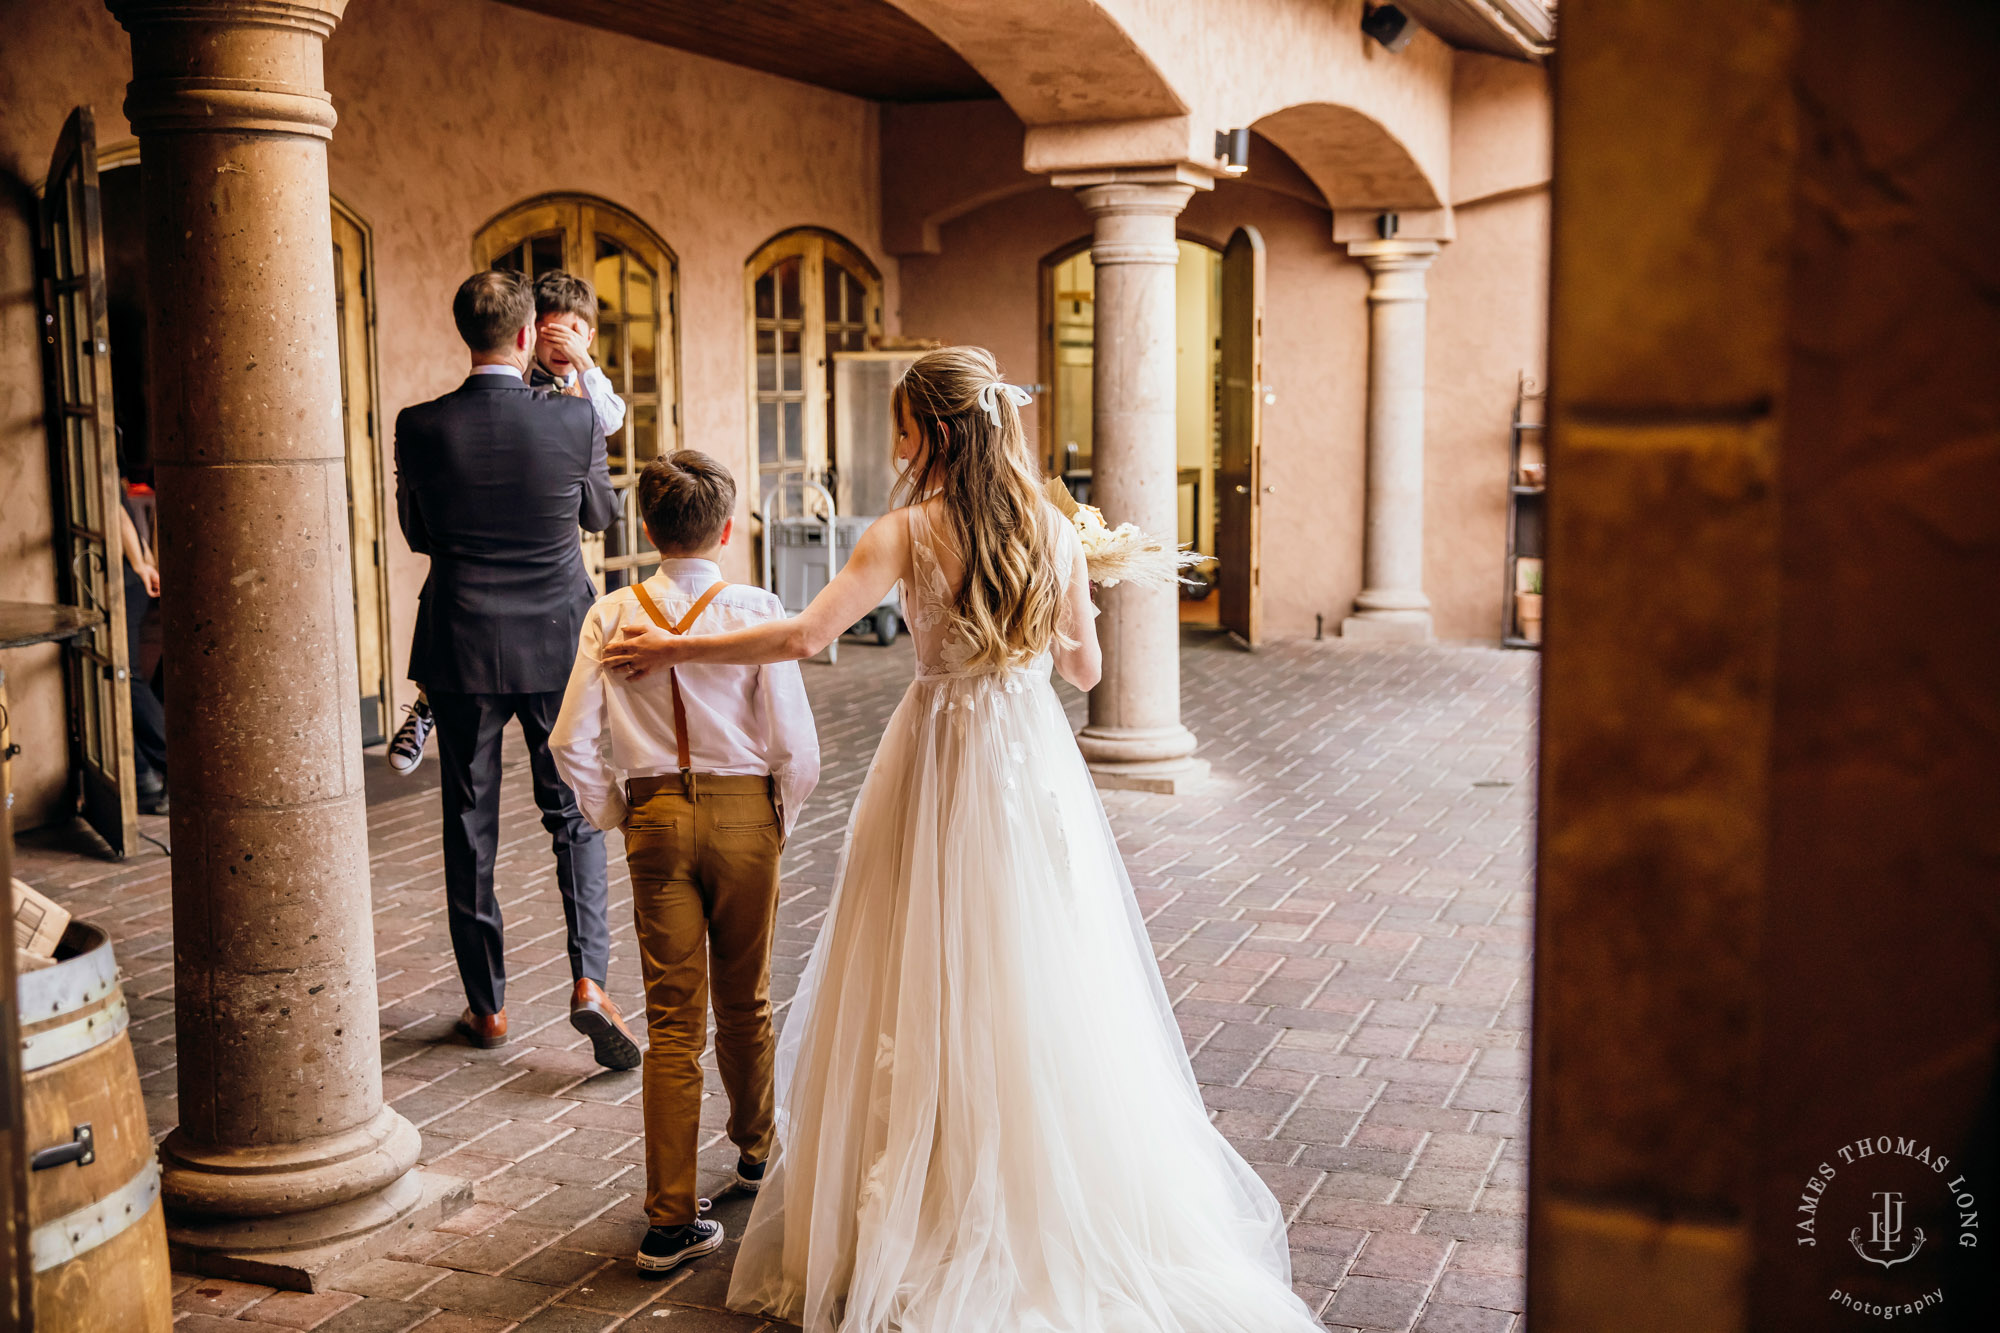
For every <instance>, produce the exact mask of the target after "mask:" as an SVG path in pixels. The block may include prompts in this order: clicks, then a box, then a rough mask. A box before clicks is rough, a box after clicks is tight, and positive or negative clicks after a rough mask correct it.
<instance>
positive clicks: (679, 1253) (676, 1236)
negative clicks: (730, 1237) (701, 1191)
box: [639, 1199, 722, 1274]
mask: <svg viewBox="0 0 2000 1333" xmlns="http://www.w3.org/2000/svg"><path fill="white" fill-rule="evenodd" d="M695 1206H696V1208H697V1209H698V1210H699V1211H700V1212H704V1213H705V1212H707V1211H708V1200H707V1199H702V1200H701V1201H700V1202H698V1203H697V1204H696V1205H695ZM721 1248H722V1223H720V1222H711V1221H709V1220H708V1219H707V1218H705V1217H697V1218H696V1219H695V1220H694V1221H692V1222H690V1223H688V1224H687V1225H686V1226H683V1227H654V1228H652V1229H651V1230H650V1231H648V1232H647V1233H646V1238H645V1239H644V1240H642V1241H640V1242H639V1271H640V1272H641V1273H652V1274H662V1273H671V1272H673V1271H674V1270H675V1269H676V1268H679V1267H680V1266H681V1265H682V1264H684V1263H686V1262H688V1260H690V1259H699V1258H701V1256H703V1255H704V1254H714V1253H715V1252H716V1251H717V1250H719V1249H721Z"/></svg>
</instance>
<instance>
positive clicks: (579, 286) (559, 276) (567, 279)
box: [535, 268, 597, 329]
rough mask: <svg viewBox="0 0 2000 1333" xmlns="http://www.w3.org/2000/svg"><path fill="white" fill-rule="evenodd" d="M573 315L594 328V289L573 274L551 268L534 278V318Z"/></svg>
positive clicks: (595, 313) (595, 307)
mask: <svg viewBox="0 0 2000 1333" xmlns="http://www.w3.org/2000/svg"><path fill="white" fill-rule="evenodd" d="M550 315H575V316H576V317H577V318H578V319H580V320H582V321H583V322H584V323H585V324H588V325H589V326H590V327H591V328H593V329H594V328H596V327H597V290H596V289H595V288H593V287H592V286H591V285H590V284H589V283H587V282H585V281H584V280H583V279H582V278H579V277H577V276H576V274H574V273H565V272H563V271H562V270H561V269H559V268H552V269H550V270H549V271H548V272H546V273H544V274H542V275H541V276H540V277H538V278H536V279H535V318H536V319H547V318H548V317H549V316H550Z"/></svg>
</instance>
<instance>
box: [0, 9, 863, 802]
mask: <svg viewBox="0 0 2000 1333" xmlns="http://www.w3.org/2000/svg"><path fill="white" fill-rule="evenodd" d="M6 10H7V15H6V19H7V40H6V41H5V43H4V45H0V105H4V106H5V107H6V115H5V116H4V117H0V184H4V186H5V187H6V189H5V195H4V197H0V335H4V336H0V483H4V484H0V555H4V559H0V597H9V598H18V599H22V600H43V601H46V600H48V599H50V598H51V597H52V596H53V594H54V570H53V565H52V561H51V558H50V554H49V540H50V528H51V518H50V512H51V510H50V503H49V491H48V470H47V461H46V448H45V445H44V443H43V439H44V437H43V433H42V419H41V400H42V394H41V370H40V359H39V349H38V346H37V342H36V333H35V322H36V319H37V316H36V313H35V311H36V301H35V293H34V288H33V257H32V248H31V236H32V232H31V230H30V228H31V219H32V216H33V214H32V209H33V194H32V190H33V188H34V186H35V185H36V184H37V183H39V181H40V179H41V177H42V175H43V173H44V172H46V170H47V162H48V154H49V151H50V149H51V148H52V147H53V145H54V140H55V136H56V133H57V132H58V130H59V129H60V128H61V125H62V121H63V118H64V116H65V115H67V114H68V111H69V108H70V107H71V106H72V105H73V104H75V103H78V102H88V103H91V104H93V105H94V106H95V108H96V111H97V115H98V130H99V142H100V143H101V144H105V145H109V144H113V143H116V142H118V141H120V140H124V139H128V138H129V137H130V133H131V131H130V129H129V127H128V126H127V125H126V122H125V120H124V118H123V116H122V114H120V112H119V110H118V108H119V107H120V105H121V103H122V102H123V100H124V89H125V82H126V80H127V78H129V76H130V56H129V47H128V46H127V42H126V37H125V34H124V33H123V32H122V31H121V30H120V29H119V28H118V27H117V25H116V24H115V23H114V22H113V21H112V19H111V18H110V17H109V15H108V14H107V13H106V12H105V10H104V9H103V7H102V6H101V5H98V4H88V3H79V4H64V5H48V6H43V5H28V4H9V5H7V6H6ZM326 78H327V87H328V89H329V90H330V91H331V93H332V94H333V99H334V105H335V107H336V109H337V110H338V112H339V114H340V124H339V127H338V128H337V129H336V131H335V134H334V139H333V143H332V147H331V151H330V156H329V167H328V170H329V177H330V184H331V188H332V190H333V193H334V194H335V196H337V197H338V198H339V199H340V200H341V201H342V202H343V203H344V204H346V205H347V206H348V207H350V208H351V209H353V210H354V211H355V212H356V213H358V214H359V215H360V217H361V218H362V219H363V221H364V222H366V223H367V224H368V226H369V228H370V230H371V232H372V234H373V240H374V247H375V277H376V293H377V298H378V305H377V310H376V328H377V344H378V352H379V356H380V369H381V386H382V393H383V409H384V410H383V420H384V421H385V422H387V423H393V421H394V419H395V414H396V413H397V412H398V411H400V410H401V409H402V408H403V407H405V406H408V405H409V404H411V403H414V402H418V401H421V400H423V399H426V398H431V397H435V396H436V395H438V394H440V393H444V392H446V391H447V390H449V389H451V388H452V387H453V386H455V385H456V384H457V383H458V382H459V380H460V379H461V378H462V377H463V373H464V369H465V359H464V350H463V347H462V346H461V344H460V343H459V341H458V337H457V335H456V333H455V332H454V331H453V329H452V324H451V318H450V311H449V303H450V300H451V294H452V291H453V289H454V288H455V287H456V286H457V284H458V282H459V281H460V280H461V279H462V278H463V277H464V276H465V275H466V274H467V273H468V272H469V271H470V270H471V263H472V260H471V244H472V237H473V234H474V233H475V232H476V231H477V230H478V229H479V227H480V226H481V225H482V224H483V223H485V222H486V221H488V220H489V219H490V218H492V217H493V216H494V215H496V214H498V213H500V212H502V211H503V210H505V209H506V208H508V207H510V206H511V205H513V204H515V203H517V202H519V201H521V200H523V199H526V198H529V197H531V196H534V195H538V194H543V193H547V192H550V191H567V190H575V191H581V192H585V193H589V194H596V195H601V196H603V197H605V198H607V199H610V200H611V201H613V202H614V203H617V204H619V205H621V206H623V207H624V208H626V209H628V210H629V211H631V212H632V213H634V214H636V215H637V216H638V217H639V218H640V219H642V220H643V221H645V222H646V223H647V224H648V225H650V226H651V227H652V228H653V230H654V231H656V232H658V233H659V234H660V236H661V237H662V238H663V239H664V240H665V241H666V242H667V244H668V245H669V246H670V247H671V248H672V249H673V250H674V251H675V253H676V255H677V256H678V258H679V262H680V273H679V278H680V299H681V309H680V354H681V410H682V419H683V422H684V428H683V439H684V441H685V442H686V443H687V444H688V445H689V446H690V447H695V448H701V449H705V450H708V451H709V452H711V453H714V454H715V455H717V456H718V457H719V458H721V459H723V460H724V461H725V462H727V463H728V464H729V465H730V466H731V467H732V468H733V469H735V470H737V471H738V473H739V475H740V474H741V472H742V470H743V468H744V466H745V461H746V457H747V454H748V422H747V410H746V395H747V388H746V375H747V367H746V365H745V348H744V334H743V328H744V324H743V319H744V310H743V264H744V261H745V260H747V259H748V258H749V257H750V255H751V253H752V252H753V251H755V250H756V249H757V247H758V246H759V245H760V244H762V243H763V242H764V241H765V240H766V239H768V238H769V237H770V236H771V235H772V234H773V233H775V232H778V231H781V230H784V229H785V228H788V227H798V226H818V227H824V228H827V229H830V230H832V231H835V232H838V233H840V234H841V235H843V236H845V237H847V238H848V239H849V240H850V241H852V242H854V243H855V244H856V245H857V246H859V247H860V248H861V249H862V250H863V251H865V252H867V253H868V254H869V255H870V257H871V258H872V259H874V260H875V261H876V263H877V264H878V266H879V267H880V268H881V269H882V271H883V275H884V281H885V289H886V290H885V299H886V301H887V303H888V305H889V307H890V308H891V309H893V307H894V297H895V290H896V264H895V261H894V260H893V259H892V258H890V257H888V256H886V255H884V254H883V253H882V252H881V250H880V247H879V245H878V237H879V236H880V233H881V222H880V198H881V194H880V178H881V171H880V166H879V164H878V162H877V158H876V153H877V146H878V143H879V138H878V134H877V127H876V122H877V115H878V112H877V109H876V108H875V107H874V105H872V104H871V103H868V102H865V101H862V100H860V99H858V98H853V97H848V96H845V95H843V94H840V93H833V92H827V91H825V90H823V89H819V88H814V87H809V86H807V85H804V84H800V83H795V82H792V81H790V80H786V79H780V78H776V77H772V76H769V75H764V74H758V73H756V72H753V71H750V70H745V69H741V68H738V67H736V66H732V65H725V64H721V63H719V62H716V61H712V60H706V59H703V58H701V57H697V56H691V55H688V54H686V53H684V52H680V51H676V50H671V49H668V48H665V47H661V46H655V45H652V44H649V43H644V42H638V41H634V40H631V39H629V38H624V37H618V36H615V35H612V34H608V33H604V32H599V31H596V30H594V29H590V28H585V27H581V26H578V25H575V24H569V23H563V22H560V21H557V20H553V19H547V18H542V17H539V16H536V15H533V14H528V13H524V12H522V11H520V10H516V9H512V8H508V7H506V6H502V5H496V4H491V3H488V0H353V3H352V4H350V5H349V6H348V9H347V14H346V17H345V19H344V20H343V22H342V23H341V26H340V28H339V29H338V30H337V31H336V32H335V34H334V36H333V38H332V40H331V41H330V42H329V44H328V47H327V57H326ZM389 444H390V441H389V439H388V438H387V431H386V430H385V431H384V438H383V446H384V452H385V459H386V457H387V452H388V448H389ZM387 466H388V465H387V463H386V462H385V475H386V474H387ZM392 527H393V525H392ZM425 565H426V562H425V561H424V560H423V559H422V558H421V557H419V556H415V555H412V554H411V553H410V552H409V551H408V550H407V548H406V547H405V546H404V545H403V543H402V539H401V535H400V534H399V533H394V532H392V534H391V541H390V554H389V584H390V620H391V625H392V630H393V644H392V649H391V653H392V658H391V661H392V668H393V671H392V674H393V675H394V676H396V677H398V678H400V676H401V674H402V672H401V664H402V663H403V662H404V661H405V660H406V659H407V656H408V651H409V636H410V632H411V627H412V617H413V616H414V614H415V609H416V595H417V590H418V588H419V587H420V586H421V584H422V581H423V577H424V572H425ZM727 572H728V573H729V574H730V575H731V577H735V578H747V577H750V576H751V572H750V570H749V567H748V560H747V555H745V554H741V553H739V556H738V562H737V566H736V567H735V568H732V569H730V570H729V571H727ZM54 662H55V657H54V654H53V653H52V652H50V651H48V650H40V651H30V652H21V653H10V654H8V655H7V659H6V661H5V663H4V665H5V666H6V668H7V672H8V676H9V682H10V685H11V686H12V687H13V689H14V698H15V709H14V718H15V728H16V732H17V735H18V736H19V738H20V741H21V744H22V745H23V747H24V750H25V751H26V753H24V755H23V758H22V761H21V762H20V763H19V764H17V765H16V767H15V779H16V782H17V784H18V786H19V787H20V789H21V799H20V801H19V803H18V806H17V814H18V816H19V818H20V820H21V822H22V824H23V825H24V826H32V825H33V824H35V823H38V822H41V821H44V820H46V819H48V818H50V817H52V816H53V815H54V814H55V813H56V810H57V807H58V805H59V803H60V799H61V789H62V772H63V766H64V759H63V744H64V743H63V726H64V724H63V704H62V686H61V680H60V677H59V675H58V673H57V671H56V670H55V668H54V665H53V663H54ZM404 688H405V689H406V690H407V689H408V688H409V687H407V685H406V686H404ZM404 697H405V698H407V697H408V695H407V694H405V696H404ZM399 702H400V700H399Z"/></svg>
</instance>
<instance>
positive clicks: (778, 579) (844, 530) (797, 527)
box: [758, 481, 901, 662]
mask: <svg viewBox="0 0 2000 1333" xmlns="http://www.w3.org/2000/svg"><path fill="white" fill-rule="evenodd" d="M793 493H796V494H797V495H798V496H799V499H800V506H799V507H800V509H801V510H805V509H807V508H808V507H809V506H808V505H807V503H806V501H807V500H808V499H809V498H810V497H812V496H817V497H818V498H819V511H820V512H819V513H818V514H812V513H800V514H798V515H794V516H791V517H780V516H779V514H778V510H779V508H780V507H781V506H782V504H783V502H784V500H785V498H786V497H787V495H788V494H793ZM758 517H759V518H760V519H761V520H762V521H763V524H764V570H763V574H764V586H765V587H766V588H768V589H770V590H771V591H772V592H774V593H776V594H777V595H778V600H779V601H780V602H782V603H784V607H785V611H786V613H787V614H788V615H797V614H798V613H799V612H801V611H803V610H805V609H806V607H807V606H808V605H809V604H810V603H811V602H812V599H813V598H815V597H817V596H818V595H819V590H820V589H821V588H824V587H825V586H826V585H827V584H829V583H831V582H833V577H834V575H836V574H838V573H839V572H840V566H841V565H842V564H843V563H844V562H845V561H846V559H847V557H848V556H850V555H852V554H853V553H854V546H855V543H857V542H859V541H860V540H861V534H862V533H864V532H866V531H867V530H868V525H869V524H870V523H873V522H874V521H875V520H874V519H873V518H842V517H840V514H839V511H838V508H837V507H836V505H835V504H834V499H833V494H832V492H830V491H828V490H827V488H826V487H824V486H822V485H820V484H819V483H818V482H813V481H788V482H785V483H783V484H781V485H779V486H777V487H774V488H772V489H771V490H769V491H767V492H765V494H764V498H763V501H762V503H761V504H760V505H759V507H758ZM900 623H901V621H900V616H899V603H898V601H897V597H896V592H895V590H894V589H891V590H890V592H889V594H888V596H886V597H884V598H883V599H882V601H881V603H880V605H878V606H877V607H876V608H875V610H874V611H872V612H870V613H869V614H868V615H867V616H866V617H865V618H863V619H862V620H860V621H859V622H857V623H856V624H855V625H854V626H853V627H852V628H851V629H850V630H848V633H850V634H853V633H868V634H871V635H873V636H874V639H875V641H876V642H877V643H879V644H881V645H882V646H883V647H885V648H886V647H888V646H889V645H890V644H892V643H894V642H895V641H896V631H897V628H898V626H899V624H900ZM839 658H840V643H839V641H838V640H835V641H834V642H833V643H830V644H828V645H827V649H826V660H827V661H828V662H836V661H838V660H839Z"/></svg>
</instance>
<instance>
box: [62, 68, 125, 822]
mask: <svg viewBox="0 0 2000 1333" xmlns="http://www.w3.org/2000/svg"><path fill="white" fill-rule="evenodd" d="M38 249H39V256H38V257H39V260H40V265H41V290H42V359H43V367H44V371H43V373H44V376H45V380H46V392H45V394H44V402H45V404H46V409H47V412H46V415H47V419H48V426H49V448H50V451H51V456H52V457H51V461H52V464H53V466H52V467H51V468H50V474H51V478H52V480H53V481H54V483H55V485H54V489H55V492H56V494H55V501H56V525H55V526H56V538H55V539H56V566H57V584H58V588H59V595H60V596H61V597H62V599H63V600H64V601H66V602H68V603H69V604H70V605H72V606H77V607H81V608H83V609H84V610H86V611H89V612H93V613H95V614H96V615H97V616H98V622H97V624H96V626H95V628H93V629H92V630H91V631H90V632H89V633H88V634H83V635H79V636H78V637H76V638H74V639H71V640H70V641H69V643H68V644H67V646H65V647H64V649H63V657H64V660H65V663H66V666H67V672H68V677H69V682H68V683H69V715H70V751H71V768H72V771H73V772H74V773H75V774H76V776H77V780H78V782H79V783H80V784H81V787H82V793H81V798H82V799H81V807H82V813H83V817H84V819H85V820H86V821H87V822H88V823H89V824H90V826H91V827H92V828H94V829H96V830H97V832H98V833H99V834H100V835H102V837H103V838H104V840H105V841H106V842H108V843H110V844H111V850H112V852H113V854H114V855H117V856H119V857H123V856H125V855H126V854H128V853H129V852H131V851H132V849H133V848H134V847H135V846H136V845H137V844H138V841H139V819H138V807H137V803H136V795H135V791H134V787H135V783H134V780H133V760H132V699H131V695H130V694H129V693H128V692H127V691H128V688H129V679H130V675H131V666H130V663H129V662H127V660H126V638H125V557H124V548H123V545H122V542H121V539H120V533H119V519H120V515H121V514H122V512H123V511H122V508H121V504H120V497H119V489H118V447H117V434H116V431H115V429H114V427H113V423H112V417H111V341H110V333H109V330H108V319H107V314H106V307H105V291H104V232H103V220H102V212H101V209H100V205H99V196H98V189H97V128H96V123H95V120H94V118H93V117H92V116H91V113H90V108H89V107H87V106H80V107H78V108H76V110H74V111H72V112H71V113H70V117H69V122H68V123H67V124H65V125H64V126H63V131H62V135H61V137H60V138H58V139H57V140H56V151H55V156H54V157H53V158H51V159H50V161H49V178H48V186H47V189H46V190H45V191H44V192H43V195H42V207H41V229H40V236H39V246H38Z"/></svg>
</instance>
